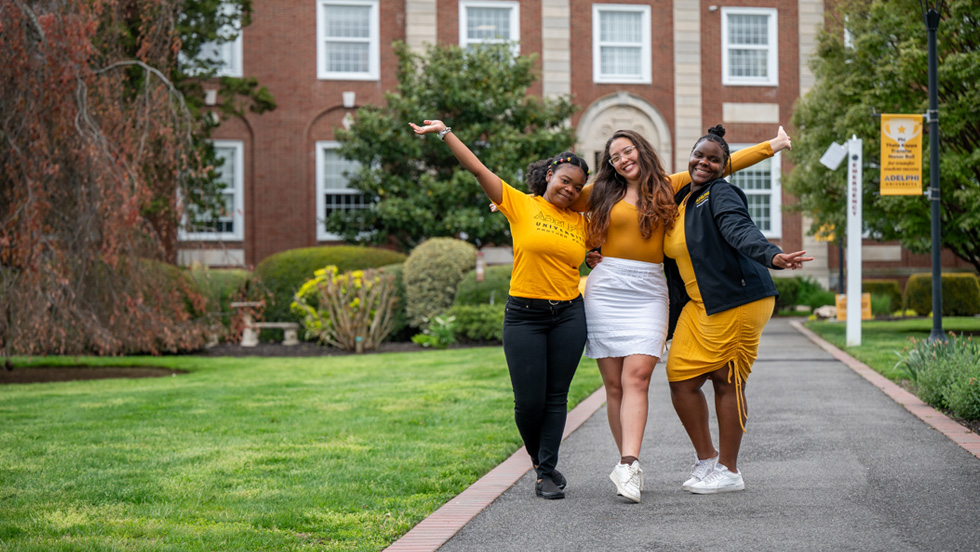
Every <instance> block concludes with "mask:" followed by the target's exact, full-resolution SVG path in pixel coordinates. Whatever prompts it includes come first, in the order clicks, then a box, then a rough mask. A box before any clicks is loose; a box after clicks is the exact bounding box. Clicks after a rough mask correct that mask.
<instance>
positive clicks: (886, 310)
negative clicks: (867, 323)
mask: <svg viewBox="0 0 980 552" xmlns="http://www.w3.org/2000/svg"><path fill="white" fill-rule="evenodd" d="M892 299H893V298H892V297H890V296H888V295H882V294H879V293H872V294H871V314H872V315H873V316H878V315H879V314H883V315H888V314H891V312H892V310H891V308H892Z"/></svg>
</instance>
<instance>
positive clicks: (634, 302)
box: [585, 257, 668, 358]
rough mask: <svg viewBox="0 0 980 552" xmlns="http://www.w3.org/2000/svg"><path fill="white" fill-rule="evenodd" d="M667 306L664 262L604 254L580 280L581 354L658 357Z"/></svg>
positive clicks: (660, 352) (591, 356)
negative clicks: (582, 298)
mask: <svg viewBox="0 0 980 552" xmlns="http://www.w3.org/2000/svg"><path fill="white" fill-rule="evenodd" d="M667 306H668V298H667V280H666V279H665V278H664V268H663V265H661V264H654V263H647V262H643V261H634V260H630V259H618V258H615V257H603V258H602V262H601V263H599V264H598V265H596V267H595V269H594V270H593V271H592V273H591V274H589V277H588V279H587V280H586V281H585V319H586V323H587V324H588V328H589V332H588V340H587V341H586V343H585V356H587V357H589V358H606V357H625V356H629V355H650V356H655V357H657V358H660V356H661V355H663V352H664V345H665V344H666V341H667Z"/></svg>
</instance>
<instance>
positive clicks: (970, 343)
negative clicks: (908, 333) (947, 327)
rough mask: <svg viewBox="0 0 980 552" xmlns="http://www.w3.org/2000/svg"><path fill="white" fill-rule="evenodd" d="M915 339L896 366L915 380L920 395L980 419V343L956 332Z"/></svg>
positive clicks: (955, 414)
mask: <svg viewBox="0 0 980 552" xmlns="http://www.w3.org/2000/svg"><path fill="white" fill-rule="evenodd" d="M911 341H912V344H911V345H910V346H909V348H908V349H907V350H906V354H905V355H904V356H903V357H902V359H901V360H900V361H899V362H898V364H896V368H898V369H900V370H902V371H903V372H905V375H907V376H908V378H909V379H911V380H912V382H913V383H914V384H915V392H916V395H918V396H919V398H920V399H922V400H923V401H924V402H926V403H927V404H930V405H932V406H934V407H936V408H948V409H949V410H950V411H951V413H952V414H953V415H954V416H957V417H960V418H965V419H969V420H980V343H977V342H976V341H975V340H974V339H973V338H972V337H957V336H954V335H950V337H949V338H948V339H946V340H945V341H939V340H928V339H921V340H916V339H912V340H911Z"/></svg>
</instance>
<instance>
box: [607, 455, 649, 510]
mask: <svg viewBox="0 0 980 552" xmlns="http://www.w3.org/2000/svg"><path fill="white" fill-rule="evenodd" d="M609 479H611V480H612V482H613V484H614V485H616V490H617V491H619V494H620V495H622V496H624V497H626V498H628V499H630V500H632V501H633V502H639V501H640V484H641V482H642V480H643V470H641V469H640V462H639V461H634V462H633V463H632V464H630V465H628V466H627V465H626V464H616V467H615V468H613V471H612V473H610V474H609Z"/></svg>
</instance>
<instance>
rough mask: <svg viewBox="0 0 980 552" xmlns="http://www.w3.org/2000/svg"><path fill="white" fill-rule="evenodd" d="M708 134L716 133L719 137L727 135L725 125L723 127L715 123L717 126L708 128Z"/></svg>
mask: <svg viewBox="0 0 980 552" xmlns="http://www.w3.org/2000/svg"><path fill="white" fill-rule="evenodd" d="M708 134H714V135H715V136H717V137H719V138H724V137H725V127H723V126H721V125H715V126H713V127H711V128H709V129H708Z"/></svg>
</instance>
